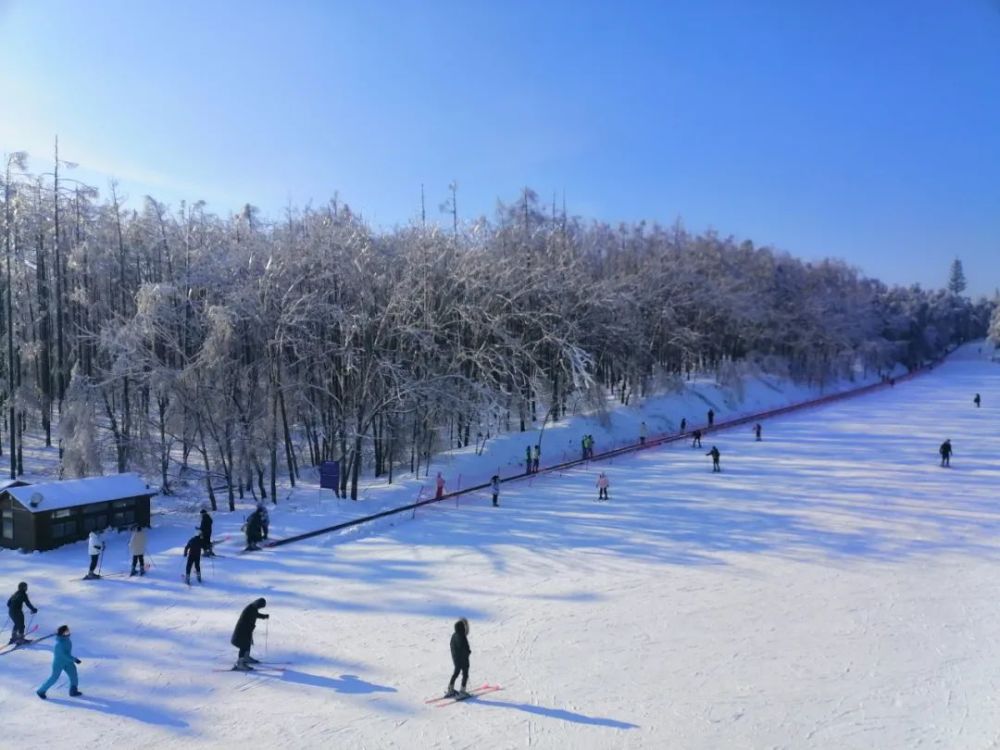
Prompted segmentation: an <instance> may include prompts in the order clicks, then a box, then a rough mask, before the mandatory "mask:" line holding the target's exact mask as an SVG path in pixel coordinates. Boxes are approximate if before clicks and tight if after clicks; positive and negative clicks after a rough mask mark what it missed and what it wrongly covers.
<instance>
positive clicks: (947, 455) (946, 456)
mask: <svg viewBox="0 0 1000 750" xmlns="http://www.w3.org/2000/svg"><path fill="white" fill-rule="evenodd" d="M938 453H940V454H941V465H942V466H951V454H952V449H951V438H948V439H947V440H945V441H944V442H943V443H941V447H940V448H938Z"/></svg>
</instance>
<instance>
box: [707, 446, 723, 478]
mask: <svg viewBox="0 0 1000 750" xmlns="http://www.w3.org/2000/svg"><path fill="white" fill-rule="evenodd" d="M705 455H706V456H711V457H712V473H713V474H714V473H715V472H717V471H722V467H721V466H719V456H720V455H722V454H720V453H719V449H718V448H716V447H715V446H714V445H713V446H712V450H710V451H709V452H708V453H706V454H705Z"/></svg>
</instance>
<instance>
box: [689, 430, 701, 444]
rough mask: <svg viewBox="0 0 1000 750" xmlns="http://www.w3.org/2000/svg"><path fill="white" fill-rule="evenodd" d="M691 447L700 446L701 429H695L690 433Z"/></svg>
mask: <svg viewBox="0 0 1000 750" xmlns="http://www.w3.org/2000/svg"><path fill="white" fill-rule="evenodd" d="M691 447H692V448H700V447H701V430H695V431H694V432H692V433H691Z"/></svg>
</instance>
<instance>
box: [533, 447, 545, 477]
mask: <svg viewBox="0 0 1000 750" xmlns="http://www.w3.org/2000/svg"><path fill="white" fill-rule="evenodd" d="M541 461H542V446H540V445H538V444H536V445H535V455H534V456H532V458H531V471H532V472H534V473H535V474H537V473H538V464H540V463H541Z"/></svg>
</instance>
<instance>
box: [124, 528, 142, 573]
mask: <svg viewBox="0 0 1000 750" xmlns="http://www.w3.org/2000/svg"><path fill="white" fill-rule="evenodd" d="M128 551H129V552H131V553H132V569H131V570H130V571H129V577H131V576H134V575H135V566H136V565H138V566H139V575H141V576H144V575H146V530H145V529H144V528H142V526H134V527H133V528H132V536H130V537H129V539H128Z"/></svg>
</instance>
